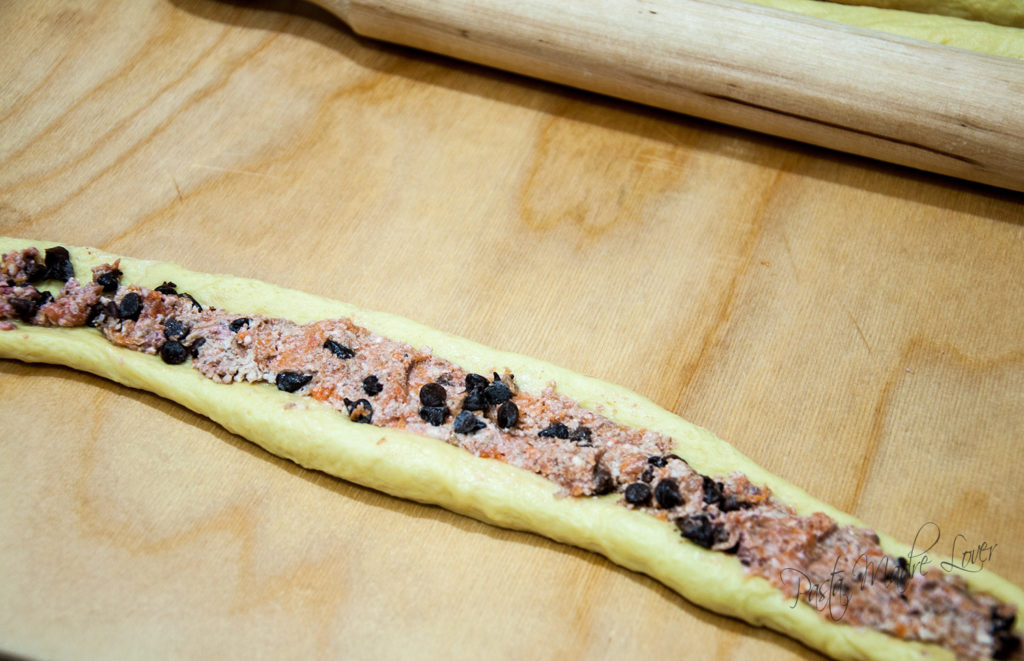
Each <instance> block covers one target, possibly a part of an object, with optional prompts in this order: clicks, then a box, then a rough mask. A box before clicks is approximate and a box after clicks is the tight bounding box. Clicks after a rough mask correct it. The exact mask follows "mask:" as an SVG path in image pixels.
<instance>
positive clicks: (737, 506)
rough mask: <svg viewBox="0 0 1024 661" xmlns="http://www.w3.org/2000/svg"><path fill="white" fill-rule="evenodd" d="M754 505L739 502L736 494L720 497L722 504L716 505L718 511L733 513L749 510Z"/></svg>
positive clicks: (743, 501)
mask: <svg viewBox="0 0 1024 661" xmlns="http://www.w3.org/2000/svg"><path fill="white" fill-rule="evenodd" d="M753 506H754V505H753V504H752V503H748V502H747V501H745V500H740V499H739V497H737V496H736V494H732V493H730V494H728V495H725V496H722V502H720V503H718V509H720V510H722V511H723V512H735V511H736V510H745V509H750V508H751V507H753Z"/></svg>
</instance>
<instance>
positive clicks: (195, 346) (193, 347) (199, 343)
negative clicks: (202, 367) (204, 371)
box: [189, 337, 206, 358]
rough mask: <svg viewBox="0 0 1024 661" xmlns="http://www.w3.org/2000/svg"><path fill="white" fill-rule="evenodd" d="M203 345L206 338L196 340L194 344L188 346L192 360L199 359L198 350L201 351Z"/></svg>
mask: <svg viewBox="0 0 1024 661" xmlns="http://www.w3.org/2000/svg"><path fill="white" fill-rule="evenodd" d="M204 344H206V338H205V337H200V338H198V339H196V341H195V342H193V343H192V344H190V345H189V351H191V352H192V357H193V358H198V357H199V349H201V348H202V346H203V345H204Z"/></svg>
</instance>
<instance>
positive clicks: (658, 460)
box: [647, 454, 668, 468]
mask: <svg viewBox="0 0 1024 661" xmlns="http://www.w3.org/2000/svg"><path fill="white" fill-rule="evenodd" d="M647 463H649V464H650V465H652V466H654V467H655V468H664V467H665V466H666V465H668V460H667V459H665V457H662V456H661V455H659V454H656V455H654V456H653V457H647Z"/></svg>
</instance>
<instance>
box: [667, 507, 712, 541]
mask: <svg viewBox="0 0 1024 661" xmlns="http://www.w3.org/2000/svg"><path fill="white" fill-rule="evenodd" d="M676 526H677V527H678V528H679V531H680V532H681V533H682V534H683V537H685V538H686V539H688V540H690V541H691V542H694V543H695V544H697V545H698V546H702V547H704V548H706V549H709V548H711V547H712V546H713V545H714V544H715V528H714V526H712V525H711V519H710V518H709V517H708V515H707V514H704V513H700V514H694V515H692V516H684V517H680V518H678V519H676Z"/></svg>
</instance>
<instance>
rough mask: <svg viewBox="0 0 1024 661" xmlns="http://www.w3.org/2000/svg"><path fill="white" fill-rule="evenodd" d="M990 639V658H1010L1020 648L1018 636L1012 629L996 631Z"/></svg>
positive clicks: (999, 659)
mask: <svg viewBox="0 0 1024 661" xmlns="http://www.w3.org/2000/svg"><path fill="white" fill-rule="evenodd" d="M992 639H993V640H992V658H993V659H997V661H1002V660H1003V659H1012V658H1013V656H1014V655H1015V654H1016V653H1017V650H1019V649H1020V636H1018V635H1017V634H1015V633H1013V632H1012V631H997V632H995V633H994V634H993V635H992Z"/></svg>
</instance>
